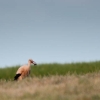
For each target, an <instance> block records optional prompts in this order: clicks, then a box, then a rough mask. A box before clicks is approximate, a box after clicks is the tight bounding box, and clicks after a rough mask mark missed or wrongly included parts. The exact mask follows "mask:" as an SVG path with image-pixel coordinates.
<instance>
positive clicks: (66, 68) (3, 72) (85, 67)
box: [0, 61, 100, 80]
mask: <svg viewBox="0 0 100 100" xmlns="http://www.w3.org/2000/svg"><path fill="white" fill-rule="evenodd" d="M18 67H20V66H11V67H6V68H1V69H0V79H5V80H12V79H13V77H14V76H15V73H16V71H17V69H18ZM99 70H100V61H96V62H87V63H86V62H83V63H70V64H57V63H54V64H40V65H37V66H31V77H33V76H37V77H43V76H50V75H66V74H67V73H70V74H73V73H75V74H78V75H79V74H80V75H81V74H86V73H92V72H98V71H99Z"/></svg>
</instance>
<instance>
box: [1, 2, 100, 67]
mask: <svg viewBox="0 0 100 100" xmlns="http://www.w3.org/2000/svg"><path fill="white" fill-rule="evenodd" d="M29 58H32V59H33V60H35V61H36V62H37V63H53V62H57V63H70V62H83V61H86V62H87V61H96V60H100V0H0V67H5V66H11V65H18V64H26V63H27V60H28V59H29Z"/></svg>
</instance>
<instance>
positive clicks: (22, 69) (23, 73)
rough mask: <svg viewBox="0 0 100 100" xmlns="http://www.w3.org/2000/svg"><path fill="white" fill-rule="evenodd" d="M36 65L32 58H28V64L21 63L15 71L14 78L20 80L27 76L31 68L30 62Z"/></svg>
mask: <svg viewBox="0 0 100 100" xmlns="http://www.w3.org/2000/svg"><path fill="white" fill-rule="evenodd" d="M32 63H33V64H34V65H36V63H35V61H33V60H32V59H29V60H28V64H27V65H23V66H21V67H20V68H19V69H18V70H17V72H16V76H15V77H14V80H22V79H23V78H25V77H27V76H29V74H30V69H31V67H30V66H31V64H32Z"/></svg>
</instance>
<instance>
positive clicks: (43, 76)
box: [0, 61, 100, 100]
mask: <svg viewBox="0 0 100 100" xmlns="http://www.w3.org/2000/svg"><path fill="white" fill-rule="evenodd" d="M18 67H19V66H11V67H6V68H0V99H1V100H33V99H34V100H100V61H96V62H87V63H86V62H83V63H71V64H57V63H54V64H40V65H38V66H32V67H31V68H32V69H31V75H30V76H31V77H28V78H25V79H23V80H22V81H18V82H15V81H12V80H13V77H14V75H15V73H16V70H17V69H18Z"/></svg>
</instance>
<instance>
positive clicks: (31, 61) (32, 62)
mask: <svg viewBox="0 0 100 100" xmlns="http://www.w3.org/2000/svg"><path fill="white" fill-rule="evenodd" d="M29 62H30V63H31V64H34V65H37V63H36V62H35V61H33V60H32V59H29Z"/></svg>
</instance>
